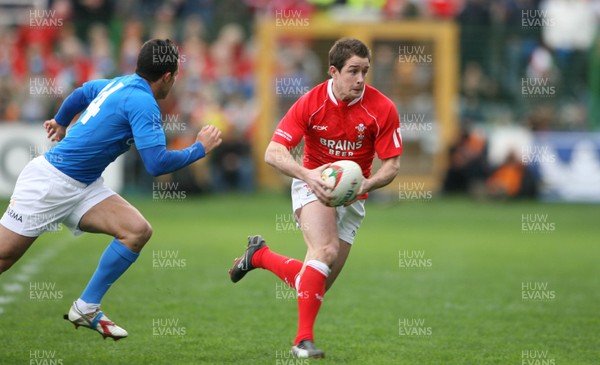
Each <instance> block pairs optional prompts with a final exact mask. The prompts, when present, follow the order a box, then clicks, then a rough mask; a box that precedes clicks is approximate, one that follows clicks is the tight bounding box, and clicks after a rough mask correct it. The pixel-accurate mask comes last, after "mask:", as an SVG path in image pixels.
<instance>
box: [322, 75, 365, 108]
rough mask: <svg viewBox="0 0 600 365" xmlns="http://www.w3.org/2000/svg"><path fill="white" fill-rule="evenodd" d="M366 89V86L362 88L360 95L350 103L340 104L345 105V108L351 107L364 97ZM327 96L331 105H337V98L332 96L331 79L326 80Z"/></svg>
mask: <svg viewBox="0 0 600 365" xmlns="http://www.w3.org/2000/svg"><path fill="white" fill-rule="evenodd" d="M366 88H367V85H365V87H363V91H362V93H361V94H360V96H359V97H357V98H356V99H354V100H352V101H350V102H349V103H348V104H346V103H345V102H342V103H343V104H346V106H351V105H354V104H356V103H358V102H359V101H360V100H361V99H362V98H363V96H364V95H365V89H366ZM327 94H328V95H329V99H331V101H333V103H334V104H335V105H339V103H338V100H337V98H336V97H335V95H333V79H329V80H327Z"/></svg>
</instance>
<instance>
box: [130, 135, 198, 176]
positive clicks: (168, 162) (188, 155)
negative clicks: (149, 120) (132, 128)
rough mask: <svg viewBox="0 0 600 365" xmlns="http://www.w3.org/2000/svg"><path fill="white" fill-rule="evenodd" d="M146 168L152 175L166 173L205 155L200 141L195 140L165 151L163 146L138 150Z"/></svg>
mask: <svg viewBox="0 0 600 365" xmlns="http://www.w3.org/2000/svg"><path fill="white" fill-rule="evenodd" d="M139 152H140V156H141V157H142V161H144V166H145V167H146V170H147V171H148V172H149V173H150V175H152V176H159V175H163V174H168V173H170V172H173V171H175V170H179V169H180V168H182V167H185V166H187V165H189V164H191V163H192V162H194V161H197V160H199V159H201V158H202V157H204V156H206V152H205V150H204V146H202V143H200V142H196V143H194V144H193V145H191V146H190V147H188V148H185V149H183V150H174V151H167V149H166V147H165V146H155V147H148V148H144V149H141V150H139Z"/></svg>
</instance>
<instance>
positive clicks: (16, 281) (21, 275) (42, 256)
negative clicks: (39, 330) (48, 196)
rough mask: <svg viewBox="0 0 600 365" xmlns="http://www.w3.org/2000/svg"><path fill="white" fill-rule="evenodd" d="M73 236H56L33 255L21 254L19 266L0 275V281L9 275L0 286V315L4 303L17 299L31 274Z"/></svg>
mask: <svg viewBox="0 0 600 365" xmlns="http://www.w3.org/2000/svg"><path fill="white" fill-rule="evenodd" d="M75 238H76V237H75V236H73V235H71V234H70V233H69V236H67V237H65V238H58V239H57V240H56V241H55V242H45V243H44V245H48V246H47V247H46V248H44V249H43V250H42V251H40V252H38V253H37V254H36V255H35V256H30V257H28V256H27V252H26V253H25V255H23V257H22V258H21V260H19V261H24V263H23V264H22V265H20V266H19V268H18V269H17V271H16V272H14V273H13V272H11V270H8V271H7V273H5V274H2V275H0V281H3V280H2V278H3V276H5V275H6V276H8V277H9V279H8V280H7V281H6V282H4V283H2V285H1V286H0V315H2V314H4V313H6V309H5V308H4V304H9V303H11V302H14V301H15V300H17V298H18V296H17V295H18V294H19V293H20V292H22V291H23V288H24V285H27V284H25V283H26V282H28V281H30V280H31V277H32V276H33V275H35V274H37V273H38V272H40V271H41V270H42V268H43V266H44V264H46V263H47V262H48V261H50V260H51V259H52V258H54V257H55V256H56V255H58V254H59V253H60V252H61V251H62V250H64V249H65V248H66V247H67V246H68V245H69V244H70V243H71V242H73V241H75ZM33 244H34V245H35V244H36V243H35V242H34V243H33ZM7 274H8V275H7ZM11 274H12V275H11Z"/></svg>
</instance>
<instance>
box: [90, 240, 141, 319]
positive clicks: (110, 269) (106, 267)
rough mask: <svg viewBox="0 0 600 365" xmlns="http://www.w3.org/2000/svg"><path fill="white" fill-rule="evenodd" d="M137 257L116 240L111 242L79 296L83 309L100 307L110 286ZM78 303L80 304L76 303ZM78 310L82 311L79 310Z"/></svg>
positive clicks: (135, 253) (136, 254)
mask: <svg viewBox="0 0 600 365" xmlns="http://www.w3.org/2000/svg"><path fill="white" fill-rule="evenodd" d="M139 255H140V254H139V253H137V252H133V251H131V250H130V249H129V248H127V247H126V246H125V245H123V244H122V243H121V242H119V241H118V240H117V239H116V238H115V239H114V240H112V242H111V243H110V245H108V247H107V248H106V250H104V253H103V254H102V257H100V261H99V262H98V267H97V268H96V271H95V272H94V275H92V278H91V279H90V281H89V283H88V285H87V287H86V288H85V290H84V291H83V293H82V294H81V297H80V299H81V300H82V301H83V302H85V304H86V305H84V307H87V308H93V306H94V305H100V301H101V300H102V297H104V294H106V292H107V291H108V289H109V288H110V286H111V285H112V284H113V283H114V282H115V281H116V280H117V279H118V278H119V277H120V276H121V275H123V273H124V272H125V271H126V270H127V269H128V268H129V266H131V264H133V263H134V262H135V260H136V259H137V258H138V256H139ZM78 303H80V302H79V301H78ZM82 304H83V303H82ZM80 310H83V309H82V308H80ZM84 313H86V312H84Z"/></svg>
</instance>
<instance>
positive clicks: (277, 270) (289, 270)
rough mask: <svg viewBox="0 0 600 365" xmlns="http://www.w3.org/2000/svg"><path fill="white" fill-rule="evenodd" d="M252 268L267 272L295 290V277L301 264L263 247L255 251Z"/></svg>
mask: <svg viewBox="0 0 600 365" xmlns="http://www.w3.org/2000/svg"><path fill="white" fill-rule="evenodd" d="M252 266H254V267H260V268H261V269H265V270H269V271H270V272H272V273H273V274H275V275H277V276H278V277H279V278H280V279H281V280H283V282H284V283H286V284H287V285H288V286H291V287H292V288H294V289H295V288H296V284H295V283H296V275H298V273H299V272H300V270H301V269H302V262H300V261H298V260H296V259H292V258H289V257H285V256H282V255H279V254H276V253H275V252H273V251H271V249H269V247H267V246H265V247H263V248H261V249H260V250H258V251H256V253H255V254H254V255H253V256H252Z"/></svg>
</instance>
